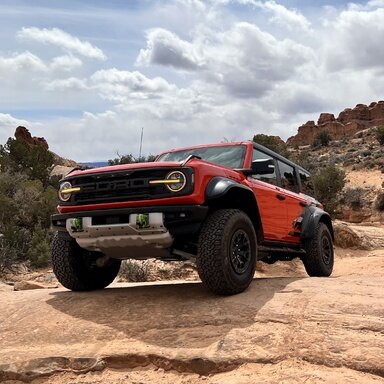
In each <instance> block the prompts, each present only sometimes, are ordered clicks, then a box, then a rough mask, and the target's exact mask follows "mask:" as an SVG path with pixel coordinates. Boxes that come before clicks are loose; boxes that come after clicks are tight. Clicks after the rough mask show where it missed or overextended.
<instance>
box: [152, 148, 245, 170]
mask: <svg viewBox="0 0 384 384" xmlns="http://www.w3.org/2000/svg"><path fill="white" fill-rule="evenodd" d="M230 148H240V151H242V152H240V157H241V158H240V159H239V162H238V164H236V165H233V166H232V165H228V164H226V163H221V162H217V161H212V159H210V158H209V157H208V158H205V157H204V153H203V152H205V151H209V150H212V151H214V150H216V151H217V155H219V154H224V153H226V152H227V151H228V149H230ZM180 153H184V155H183V156H179V157H178V158H177V159H175V158H172V155H173V154H174V155H177V154H180ZM246 154H247V145H246V144H245V143H244V142H243V143H236V144H226V143H223V144H214V145H206V146H198V147H188V148H182V149H175V150H171V151H167V152H163V153H161V154H160V155H159V156H158V157H157V158H156V160H155V161H156V162H172V161H175V162H181V161H183V160H185V159H186V158H187V157H188V156H189V155H196V156H199V157H201V160H203V161H206V162H208V163H212V164H216V165H220V166H222V167H227V168H230V169H238V168H242V167H243V166H244V163H245V159H246ZM166 156H170V157H171V158H165V157H166Z"/></svg>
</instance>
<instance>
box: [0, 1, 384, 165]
mask: <svg viewBox="0 0 384 384" xmlns="http://www.w3.org/2000/svg"><path fill="white" fill-rule="evenodd" d="M383 20H384V0H370V1H359V2H357V1H355V2H345V1H325V0H322V1H311V2H309V1H299V0H286V1H272V0H267V1H266V0H206V1H201V0H169V1H166V0H163V1H160V0H158V1H150V0H141V1H122V0H121V1H109V2H105V1H88V2H87V1H82V2H79V1H60V0H57V1H34V2H33V5H32V2H30V1H14V0H13V1H4V0H3V1H1V3H0V34H1V36H2V39H1V42H0V84H1V87H0V143H4V142H5V141H6V139H7V138H8V137H9V136H12V135H13V132H14V130H15V128H16V127H17V126H18V125H25V126H26V127H27V128H29V129H30V131H31V133H32V134H33V135H35V136H44V137H45V138H46V139H47V140H48V142H49V144H50V148H51V149H52V150H53V151H54V152H56V153H58V154H60V155H62V156H64V157H67V158H72V159H75V160H77V161H93V160H102V159H108V158H112V157H115V156H116V153H117V152H119V153H120V154H126V153H132V154H133V155H137V153H138V148H139V139H140V132H141V128H142V127H144V145H143V151H144V152H145V153H146V154H156V153H159V152H160V151H163V150H166V149H168V148H174V147H179V146H180V147H184V146H187V145H192V144H200V143H210V142H218V141H222V140H223V139H224V138H226V139H229V140H245V139H250V138H252V136H253V135H254V134H256V133H267V134H273V135H279V136H281V137H282V138H283V139H287V138H288V137H289V136H291V135H293V134H295V132H296V130H297V128H298V126H299V125H301V124H303V123H305V122H306V121H307V120H316V119H317V117H318V115H319V113H320V112H331V113H335V114H337V113H338V112H340V111H341V110H343V109H344V108H346V107H353V106H354V105H355V104H357V103H366V104H369V103H370V102H372V101H378V100H382V99H384V96H383V89H384V65H383V63H384V49H383V43H382V42H383V41H384V23H383Z"/></svg>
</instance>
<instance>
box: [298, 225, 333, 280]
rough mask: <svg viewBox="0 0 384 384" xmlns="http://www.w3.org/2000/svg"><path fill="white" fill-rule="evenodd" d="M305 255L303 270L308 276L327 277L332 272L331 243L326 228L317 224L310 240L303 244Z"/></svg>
mask: <svg viewBox="0 0 384 384" xmlns="http://www.w3.org/2000/svg"><path fill="white" fill-rule="evenodd" d="M304 248H305V251H306V255H305V256H304V257H303V259H302V260H303V263H304V267H305V270H306V271H307V273H308V275H309V276H318V277H322V276H323V277H327V276H330V275H331V273H332V270H333V263H334V254H333V241H332V236H331V233H330V232H329V229H328V227H327V226H326V225H325V224H324V223H321V222H320V223H318V224H317V227H316V229H315V234H314V236H313V238H312V239H310V240H307V241H306V243H305V244H304Z"/></svg>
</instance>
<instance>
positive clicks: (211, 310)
mask: <svg viewBox="0 0 384 384" xmlns="http://www.w3.org/2000/svg"><path fill="white" fill-rule="evenodd" d="M353 230H354V231H356V232H358V233H359V235H360V237H361V238H363V239H365V240H368V241H370V242H369V244H370V246H369V247H368V248H372V249H368V250H359V249H341V248H337V250H336V264H335V270H334V273H333V275H332V277H330V278H308V277H307V276H306V274H305V272H304V270H303V268H302V266H301V265H300V263H299V262H297V263H285V264H284V263H277V264H275V265H272V266H269V265H264V264H263V265H262V267H261V268H259V272H258V276H257V278H255V280H254V281H253V283H252V284H251V287H250V288H249V289H248V290H247V291H246V292H245V293H243V294H240V295H237V296H232V297H217V296H212V295H211V294H210V293H209V292H207V291H206V290H205V289H204V288H203V287H202V285H201V284H200V283H199V282H197V281H196V282H193V281H177V282H176V281H170V282H151V283H115V284H114V285H113V286H112V287H110V288H108V289H105V290H103V291H97V292H88V293H74V292H69V291H67V290H65V289H63V288H55V289H37V290H23V291H19V292H14V291H11V289H12V287H9V286H6V285H1V286H0V287H2V288H1V290H2V292H1V294H0V308H1V309H2V310H1V311H0V331H1V332H0V345H1V349H0V382H1V383H6V384H11V383H12V384H15V383H22V382H31V383H33V384H43V383H52V384H59V383H60V384H69V383H84V384H86V383H87V384H90V383H107V384H108V383H109V384H111V383H152V382H157V383H189V384H194V383H244V384H245V383H255V382H263V383H304V382H308V383H337V382H339V383H356V382H358V383H383V382H384V290H383V288H384V277H383V276H384V228H383V227H376V228H375V229H374V230H372V227H364V226H355V227H353ZM372 237H374V239H375V241H372ZM51 284H52V283H51Z"/></svg>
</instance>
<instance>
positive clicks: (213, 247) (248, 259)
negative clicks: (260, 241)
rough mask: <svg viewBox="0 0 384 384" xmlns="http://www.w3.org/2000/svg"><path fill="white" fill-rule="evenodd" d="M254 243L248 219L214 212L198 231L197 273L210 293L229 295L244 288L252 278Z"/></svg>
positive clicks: (232, 211)
mask: <svg viewBox="0 0 384 384" xmlns="http://www.w3.org/2000/svg"><path fill="white" fill-rule="evenodd" d="M256 252H257V241H256V234H255V230H254V228H253V224H252V222H251V220H250V219H249V217H248V216H247V215H246V214H245V213H244V212H242V211H240V210H236V209H223V210H219V211H216V212H214V213H213V214H212V215H210V216H209V217H208V218H207V220H206V221H205V223H204V225H203V228H202V229H201V232H200V236H199V244H198V254H197V271H198V273H199V276H200V278H201V280H202V282H203V284H204V285H206V286H207V287H208V288H209V289H210V290H211V291H212V292H214V293H217V294H221V295H233V294H236V293H240V292H243V291H244V290H245V289H247V288H248V286H249V284H250V283H251V281H252V279H253V276H254V274H255V268H256Z"/></svg>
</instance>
